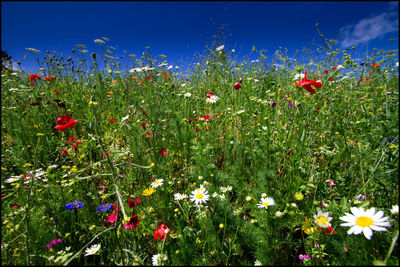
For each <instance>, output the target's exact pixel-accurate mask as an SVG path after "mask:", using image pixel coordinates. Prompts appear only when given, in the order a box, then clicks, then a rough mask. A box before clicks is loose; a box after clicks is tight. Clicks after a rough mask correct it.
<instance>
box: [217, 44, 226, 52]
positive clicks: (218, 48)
mask: <svg viewBox="0 0 400 267" xmlns="http://www.w3.org/2000/svg"><path fill="white" fill-rule="evenodd" d="M224 47H225V46H224V45H220V46H218V47H217V49H215V51H217V52H219V51H221V50H222V49H224Z"/></svg>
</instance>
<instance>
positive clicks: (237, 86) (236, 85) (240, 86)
mask: <svg viewBox="0 0 400 267" xmlns="http://www.w3.org/2000/svg"><path fill="white" fill-rule="evenodd" d="M233 87H234V88H235V90H239V89H240V88H242V85H241V84H240V83H238V82H236V83H235V85H234V86H233Z"/></svg>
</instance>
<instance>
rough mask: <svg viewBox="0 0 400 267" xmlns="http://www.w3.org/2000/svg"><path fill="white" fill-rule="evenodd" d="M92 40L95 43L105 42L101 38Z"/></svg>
mask: <svg viewBox="0 0 400 267" xmlns="http://www.w3.org/2000/svg"><path fill="white" fill-rule="evenodd" d="M94 42H95V43H96V44H105V43H106V42H104V41H103V40H101V39H95V40H94Z"/></svg>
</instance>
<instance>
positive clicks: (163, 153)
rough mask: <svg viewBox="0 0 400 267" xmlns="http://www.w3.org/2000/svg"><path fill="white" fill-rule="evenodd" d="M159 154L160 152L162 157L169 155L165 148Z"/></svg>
mask: <svg viewBox="0 0 400 267" xmlns="http://www.w3.org/2000/svg"><path fill="white" fill-rule="evenodd" d="M158 152H159V153H160V154H161V155H163V156H164V157H165V156H167V155H168V152H165V150H164V148H161V149H160V150H159V151H158Z"/></svg>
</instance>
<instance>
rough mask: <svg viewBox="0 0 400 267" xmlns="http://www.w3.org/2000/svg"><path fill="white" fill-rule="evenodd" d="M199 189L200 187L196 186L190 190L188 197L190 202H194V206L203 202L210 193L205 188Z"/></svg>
mask: <svg viewBox="0 0 400 267" xmlns="http://www.w3.org/2000/svg"><path fill="white" fill-rule="evenodd" d="M199 189H200V188H197V189H196V190H194V191H193V192H192V195H191V199H190V200H191V201H192V202H195V204H196V206H199V205H200V204H202V203H205V202H206V201H207V200H208V199H209V198H210V195H209V194H208V192H207V191H206V190H199Z"/></svg>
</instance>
